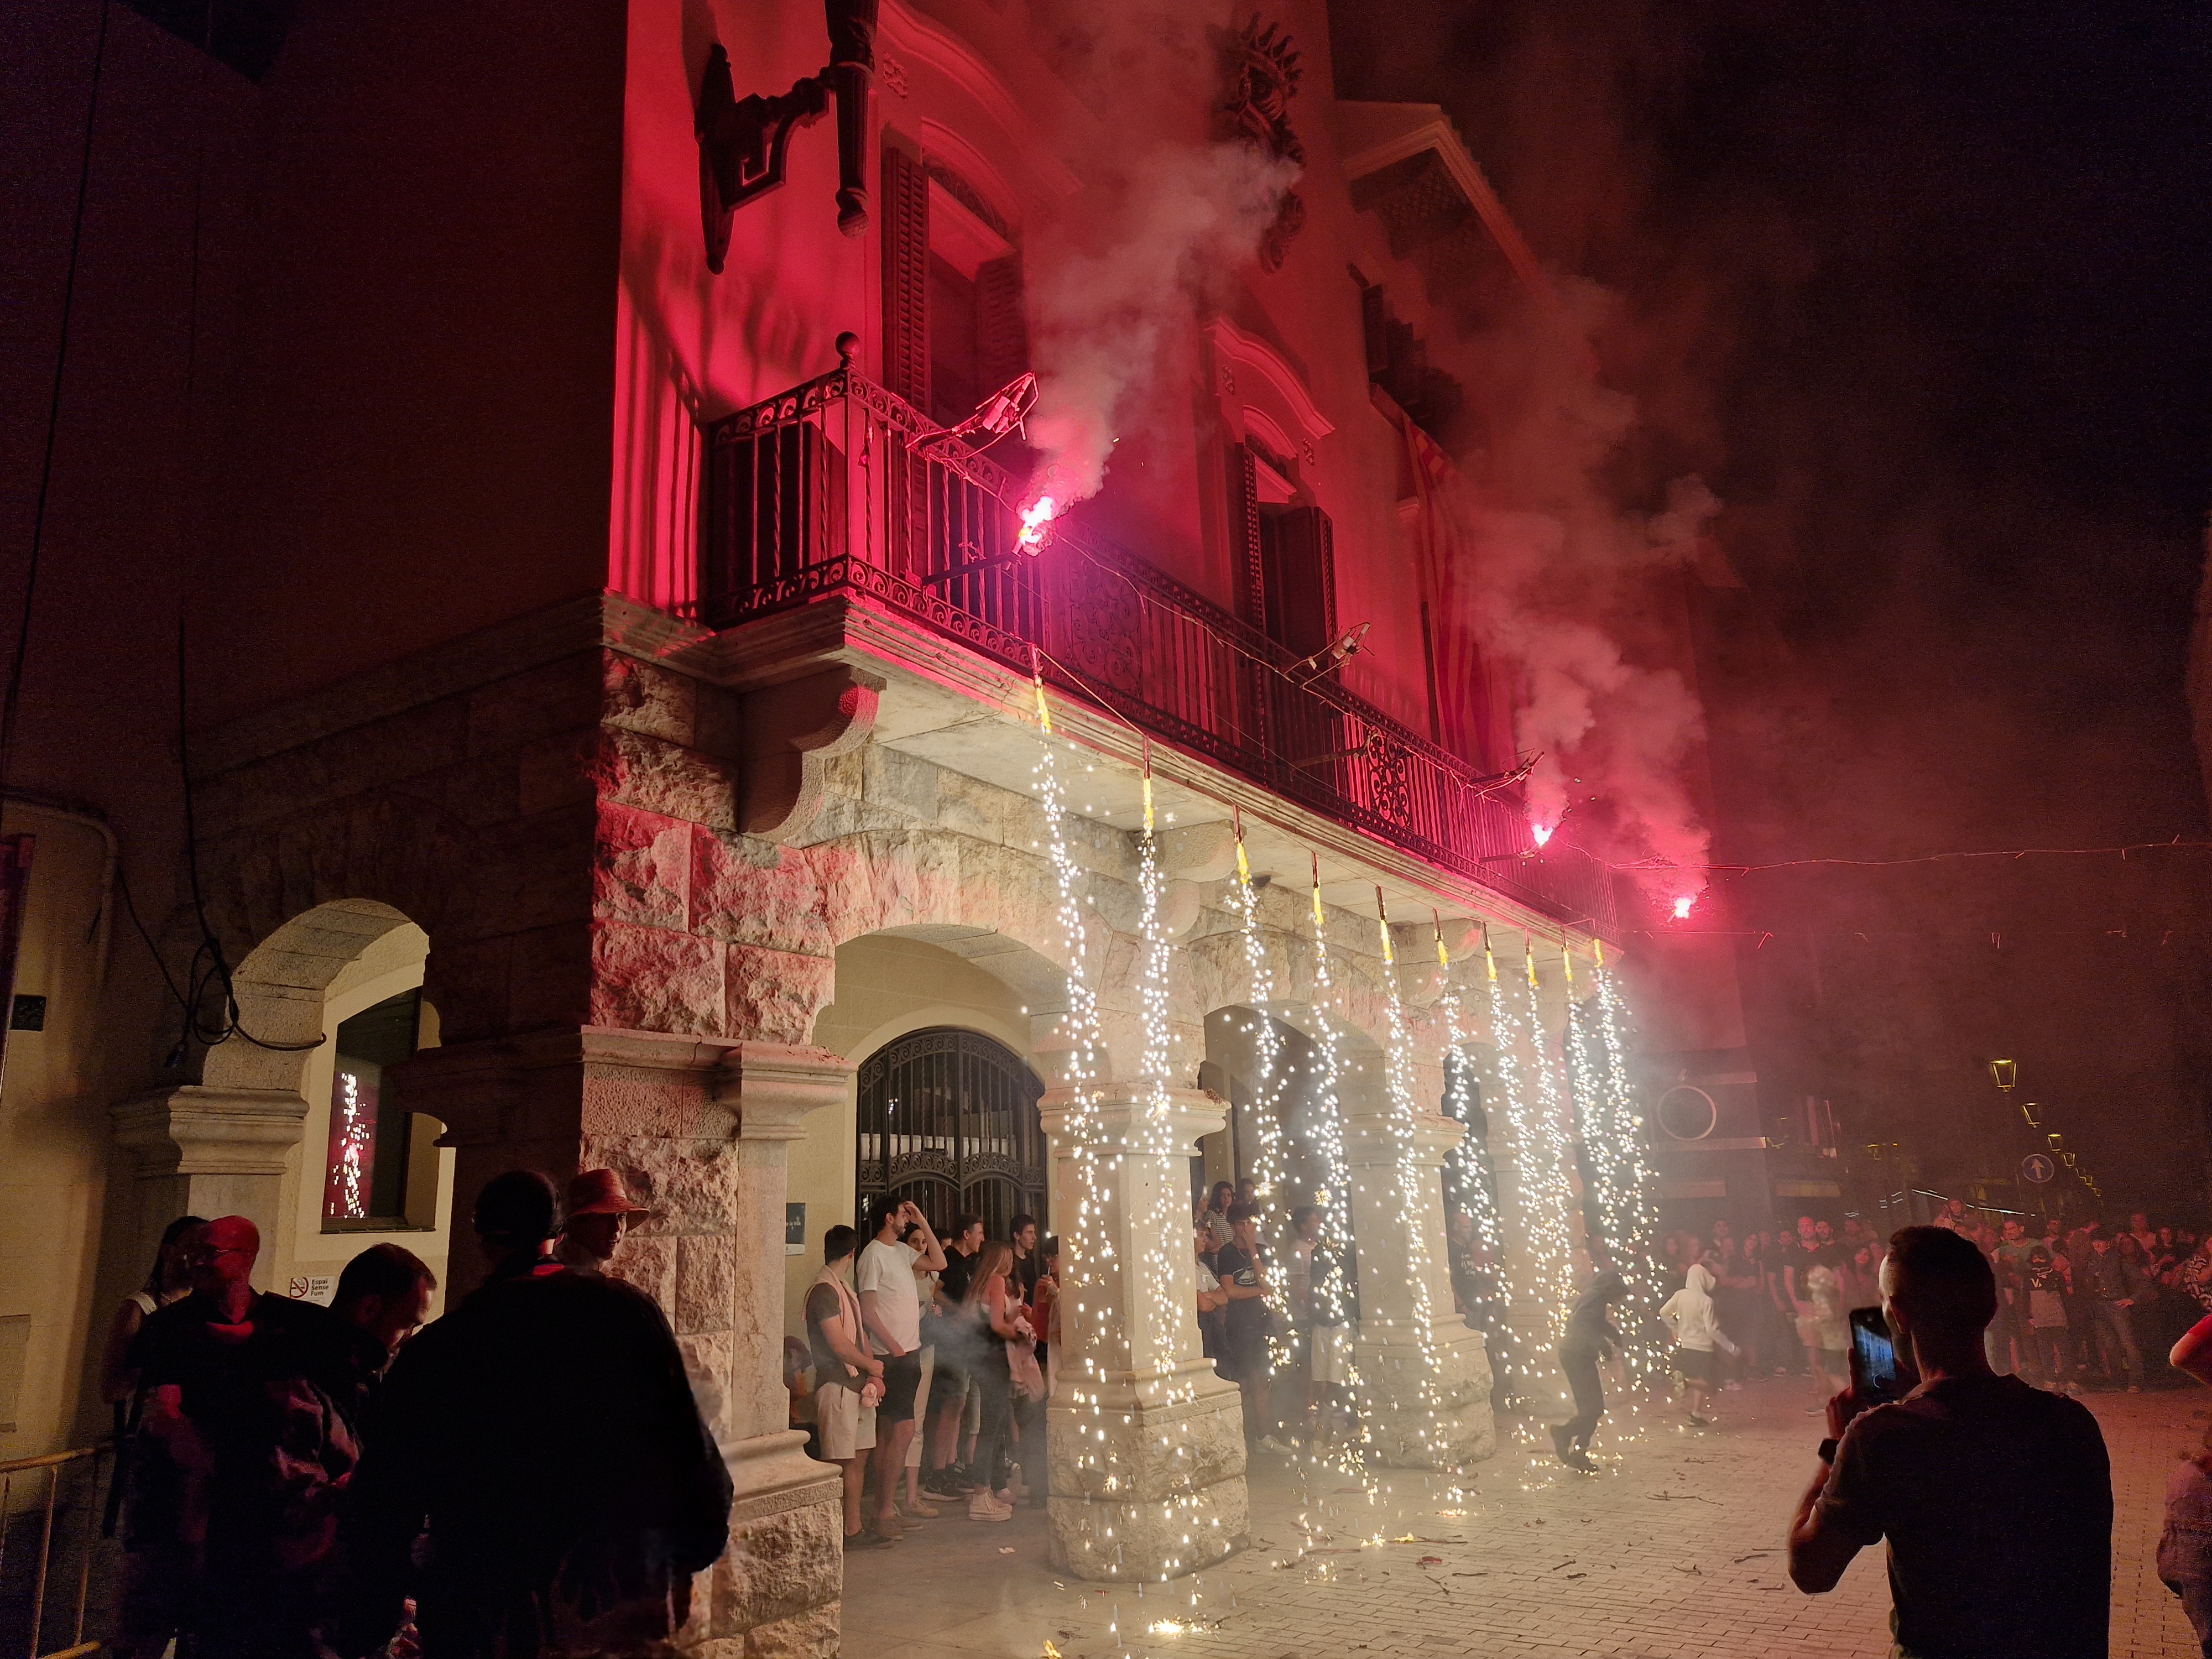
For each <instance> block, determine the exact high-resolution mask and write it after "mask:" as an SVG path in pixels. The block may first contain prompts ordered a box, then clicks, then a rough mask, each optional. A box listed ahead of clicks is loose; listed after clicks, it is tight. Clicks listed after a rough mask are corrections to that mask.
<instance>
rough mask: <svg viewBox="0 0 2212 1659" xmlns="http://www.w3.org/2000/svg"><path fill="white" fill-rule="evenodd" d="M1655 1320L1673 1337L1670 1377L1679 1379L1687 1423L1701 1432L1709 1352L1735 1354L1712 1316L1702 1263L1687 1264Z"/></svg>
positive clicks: (1708, 1391)
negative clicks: (1658, 1320) (1685, 1398)
mask: <svg viewBox="0 0 2212 1659" xmlns="http://www.w3.org/2000/svg"><path fill="white" fill-rule="evenodd" d="M1659 1317H1660V1319H1661V1320H1662V1321H1663V1322H1665V1324H1666V1327H1667V1328H1668V1330H1669V1331H1671V1332H1673V1333H1674V1359H1673V1361H1672V1362H1671V1363H1672V1364H1673V1366H1674V1375H1675V1376H1679V1377H1680V1378H1681V1379H1682V1390H1683V1393H1684V1395H1686V1397H1687V1401H1688V1404H1689V1408H1690V1421H1691V1422H1692V1423H1694V1424H1696V1425H1698V1426H1699V1428H1703V1427H1705V1425H1706V1424H1708V1423H1710V1422H1711V1421H1712V1419H1711V1417H1710V1416H1708V1415H1707V1413H1708V1412H1710V1411H1711V1407H1712V1399H1713V1365H1714V1360H1713V1350H1714V1349H1715V1348H1719V1349H1721V1350H1722V1351H1723V1352H1726V1353H1734V1352H1735V1343H1733V1342H1731V1341H1729V1340H1728V1338H1727V1336H1726V1335H1725V1334H1723V1332H1722V1330H1721V1328H1720V1322H1719V1321H1718V1320H1717V1319H1716V1318H1715V1317H1714V1314H1713V1272H1712V1269H1711V1268H1710V1267H1707V1266H1705V1263H1704V1262H1702V1261H1694V1262H1692V1263H1691V1264H1690V1270H1689V1272H1688V1273H1685V1274H1684V1275H1683V1276H1682V1288H1681V1289H1680V1290H1679V1291H1675V1292H1674V1295H1672V1296H1670V1297H1668V1298H1667V1300H1666V1301H1665V1302H1664V1303H1663V1304H1661V1306H1660V1309H1659Z"/></svg>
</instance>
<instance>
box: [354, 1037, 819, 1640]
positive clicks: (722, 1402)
mask: <svg viewBox="0 0 2212 1659" xmlns="http://www.w3.org/2000/svg"><path fill="white" fill-rule="evenodd" d="M386 1075H387V1078H388V1079H391V1080H392V1082H393V1083H394V1085H395V1086H396V1088H397V1090H398V1094H399V1097H400V1098H401V1099H402V1100H403V1101H404V1105H405V1108H406V1109H408V1110H410V1111H424V1112H428V1113H430V1114H432V1115H435V1116H436V1117H439V1118H441V1119H442V1120H443V1121H445V1122H446V1124H447V1133H446V1135H445V1136H444V1138H443V1139H442V1140H441V1145H446V1146H454V1147H456V1148H457V1149H458V1157H457V1160H456V1162H457V1170H456V1174H455V1191H454V1218H455V1221H454V1226H455V1231H456V1233H457V1234H461V1235H465V1232H466V1229H467V1226H468V1222H467V1216H468V1213H469V1209H470V1206H471V1202H472V1200H473V1199H474V1197H475V1195H476V1193H477V1190H478V1189H479V1188H481V1187H482V1186H483V1183H484V1182H486V1181H487V1180H489V1178H490V1177H491V1176H494V1175H496V1174H497V1173H499V1172H500V1171H501V1170H507V1169H513V1168H517V1167H522V1168H529V1169H537V1170H544V1172H545V1173H546V1174H547V1175H549V1176H552V1177H553V1178H554V1179H555V1180H556V1181H565V1180H566V1179H567V1178H568V1176H570V1175H572V1174H574V1172H575V1171H576V1170H579V1169H581V1168H592V1167H605V1168H609V1169H612V1170H617V1171H618V1172H620V1174H621V1175H622V1177H623V1183H624V1185H625V1186H627V1187H628V1188H629V1192H630V1195H631V1196H632V1197H633V1198H635V1199H636V1200H638V1201H639V1202H640V1203H641V1204H644V1205H646V1206H647V1211H648V1212H647V1214H645V1215H644V1216H641V1218H638V1220H637V1221H636V1222H635V1223H634V1224H633V1225H632V1227H631V1229H630V1231H629V1232H628V1233H627V1234H626V1235H625V1236H624V1237H623V1243H622V1245H621V1248H620V1249H618V1250H617V1252H616V1255H615V1258H614V1261H613V1262H612V1263H611V1265H610V1267H609V1269H608V1271H609V1272H610V1273H612V1274H613V1275H614V1276H616V1277H617V1278H620V1279H625V1280H627V1281H629V1283H631V1284H634V1285H637V1286H638V1288H640V1289H641V1290H643V1291H647V1292H648V1293H649V1294H650V1295H652V1296H653V1298H654V1300H656V1301H657V1302H659V1304H660V1306H661V1309H662V1310H663V1311H664V1312H665V1313H666V1314H667V1315H668V1317H669V1322H670V1323H671V1325H672V1326H673V1327H674V1328H675V1331H676V1340H677V1344H678V1346H679V1347H680V1348H681V1349H682V1350H683V1352H684V1364H685V1368H686V1369H687V1370H688V1371H689V1372H690V1377H691V1384H692V1389H693V1392H694V1393H695V1395H696V1396H697V1398H698V1401H699V1407H700V1411H701V1413H702V1415H703V1416H704V1417H705V1418H706V1419H707V1421H708V1425H709V1426H711V1427H712V1428H713V1429H714V1435H715V1438H716V1439H717V1441H718V1442H719V1443H720V1446H721V1448H722V1455H723V1457H724V1460H725V1461H726V1462H727V1463H728V1465H729V1468H730V1474H731V1478H732V1482H733V1483H734V1485H735V1486H736V1489H737V1490H736V1501H735V1504H734V1505H733V1507H732V1511H731V1528H730V1547H729V1548H728V1550H727V1551H726V1553H724V1555H723V1558H722V1559H721V1560H720V1561H719V1562H717V1563H716V1564H715V1565H714V1567H713V1568H712V1569H710V1570H709V1571H708V1572H707V1573H703V1574H702V1575H701V1577H700V1581H699V1584H698V1587H697V1589H696V1592H695V1594H694V1595H693V1598H692V1620H691V1623H690V1626H687V1627H686V1629H685V1630H684V1632H682V1633H681V1635H680V1638H679V1645H681V1646H684V1647H685V1648H694V1647H703V1648H705V1649H706V1650H708V1651H709V1652H711V1653H713V1654H714V1655H715V1656H716V1659H722V1656H725V1655H727V1656H736V1655H738V1654H740V1653H747V1654H749V1653H756V1652H757V1653H773V1654H775V1655H778V1656H821V1659H829V1656H831V1655H834V1654H835V1653H836V1651H837V1645H838V1598H839V1596H840V1595H842V1590H843V1584H844V1579H843V1560H842V1548H841V1542H840V1538H839V1534H840V1531H841V1525H840V1521H839V1515H838V1502H839V1488H838V1476H837V1473H836V1470H835V1469H834V1468H831V1467H830V1466H829V1465H827V1464H823V1463H817V1462H813V1461H812V1460H811V1459H810V1458H808V1457H807V1456H806V1455H805V1450H804V1447H805V1435H804V1434H802V1433H800V1432H798V1431H794V1430H792V1429H790V1428H787V1426H786V1423H787V1410H786V1407H785V1403H784V1402H785V1399H786V1396H785V1394H784V1391H783V1386H782V1352H783V1330H782V1326H783V1316H782V1301H783V1292H782V1270H783V1204H784V1191H785V1181H784V1167H785V1158H784V1149H785V1146H786V1144H787V1142H788V1141H789V1140H790V1139H792V1138H793V1137H794V1136H795V1135H796V1134H797V1133H799V1129H798V1122H799V1117H800V1116H801V1115H803V1114H804V1113H805V1112H806V1111H808V1110H811V1109H813V1108H815V1107H817V1106H820V1105H824V1104H828V1103H832V1102H834V1101H835V1100H836V1099H837V1098H838V1097H839V1096H840V1094H841V1093H842V1091H843V1089H844V1088H845V1087H846V1079H847V1077H848V1075H849V1072H848V1068H847V1067H845V1066H843V1065H842V1062H840V1061H838V1060H836V1058H835V1057H834V1056H832V1055H829V1054H822V1053H820V1052H818V1051H817V1050H813V1049H801V1048H782V1047H779V1046H776V1045H774V1044H761V1043H743V1042H731V1041H728V1040H726V1039H720V1038H714V1037H693V1036H671V1035H667V1034H664V1033H660V1032H653V1031H629V1030H613V1029H611V1028H607V1027H603V1026H585V1027H582V1028H577V1027H574V1026H571V1027H567V1028H556V1029H554V1030H545V1031H540V1032H533V1033H530V1034H527V1035H525V1036H518V1037H511V1038H502V1039H495V1040H492V1041H488V1042H474V1043H461V1044H454V1045H449V1046H447V1047H443V1048H431V1049H426V1050H424V1051H423V1052H422V1054H417V1055H416V1056H415V1057H414V1058H413V1059H412V1060H408V1061H407V1062H406V1063H405V1064H404V1066H395V1067H393V1068H392V1071H391V1072H390V1073H387V1074H386ZM453 1263H454V1267H455V1272H454V1273H453V1279H454V1288H455V1290H456V1291H463V1292H465V1290H466V1289H467V1288H469V1287H470V1286H471V1285H473V1284H475V1283H476V1282H478V1281H479V1280H480V1279H481V1278H482V1276H483V1265H484V1264H483V1262H482V1261H480V1260H479V1259H477V1257H476V1254H475V1252H474V1251H473V1250H472V1249H471V1248H470V1247H469V1245H467V1244H465V1243H462V1242H461V1241H460V1239H459V1238H457V1240H456V1243H455V1246H454V1251H453Z"/></svg>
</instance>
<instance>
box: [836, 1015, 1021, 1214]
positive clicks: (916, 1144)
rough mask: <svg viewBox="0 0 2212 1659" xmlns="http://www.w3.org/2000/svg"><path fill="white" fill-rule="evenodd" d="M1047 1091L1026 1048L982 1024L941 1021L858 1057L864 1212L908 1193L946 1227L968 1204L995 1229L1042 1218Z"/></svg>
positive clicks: (858, 1186)
mask: <svg viewBox="0 0 2212 1659" xmlns="http://www.w3.org/2000/svg"><path fill="white" fill-rule="evenodd" d="M1043 1092H1044V1085H1042V1084H1041V1083H1039V1082H1038V1081H1037V1079H1036V1075H1035V1074H1034V1073H1031V1072H1030V1068H1029V1067H1028V1066H1024V1064H1023V1063H1022V1060H1021V1057H1020V1056H1019V1055H1018V1054H1015V1053H1014V1052H1013V1051H1012V1049H1010V1048H1007V1047H1006V1045H1005V1044H1003V1043H1000V1042H994V1041H992V1039H991V1038H989V1037H987V1036H983V1035H982V1034H981V1032H977V1031H963V1030H957V1028H954V1027H951V1026H938V1027H934V1028H933V1029H931V1030H927V1031H916V1032H915V1033H914V1034H913V1035H912V1036H904V1037H901V1038H900V1039H899V1040H898V1041H897V1042H893V1043H890V1044H888V1045H886V1046H885V1047H884V1048H879V1049H878V1050H877V1051H876V1052H875V1053H874V1054H871V1055H869V1056H868V1058H867V1059H866V1060H863V1061H862V1062H861V1063H860V1111H859V1118H860V1125H859V1127H860V1136H859V1145H858V1146H857V1148H856V1149H855V1162H854V1194H855V1196H856V1197H857V1199H858V1200H859V1203H858V1205H857V1206H856V1209H857V1211H858V1212H861V1213H865V1212H866V1208H867V1206H868V1205H869V1203H870V1202H871V1201H872V1200H875V1199H878V1198H881V1197H884V1196H885V1195H886V1194H888V1195H890V1196H891V1197H894V1198H900V1199H910V1200H913V1201H914V1202H915V1204H917V1205H919V1206H921V1209H922V1212H923V1213H924V1214H926V1215H927V1216H928V1217H929V1219H930V1225H932V1226H933V1227H935V1228H936V1229H937V1230H938V1232H939V1235H940V1236H942V1235H943V1234H944V1232H945V1230H946V1229H947V1228H948V1227H949V1226H950V1225H951V1221H952V1218H953V1216H954V1214H955V1213H956V1212H960V1211H963V1210H964V1211H968V1212H971V1213H973V1214H975V1215H980V1216H981V1217H982V1218H983V1225H984V1227H985V1229H986V1231H987V1233H988V1235H989V1236H990V1237H993V1238H1004V1237H1007V1234H1008V1232H1009V1230H1010V1226H1011V1224H1012V1220H1013V1218H1014V1217H1015V1216H1017V1215H1020V1214H1024V1213H1026V1214H1029V1215H1033V1216H1035V1217H1036V1218H1038V1221H1039V1223H1040V1225H1042V1223H1043V1221H1044V1218H1045V1201H1046V1195H1047V1193H1048V1186H1049V1183H1048V1176H1047V1172H1046V1158H1045V1139H1044V1127H1043V1125H1042V1121H1040V1119H1039V1117H1038V1115H1037V1099H1038V1097H1040V1096H1041V1095H1042V1094H1043Z"/></svg>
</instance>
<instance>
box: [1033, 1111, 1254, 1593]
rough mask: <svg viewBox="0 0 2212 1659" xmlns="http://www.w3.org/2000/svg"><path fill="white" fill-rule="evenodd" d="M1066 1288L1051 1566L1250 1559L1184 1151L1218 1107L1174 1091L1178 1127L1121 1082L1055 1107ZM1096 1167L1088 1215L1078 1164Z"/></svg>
mask: <svg viewBox="0 0 2212 1659" xmlns="http://www.w3.org/2000/svg"><path fill="white" fill-rule="evenodd" d="M1043 1118H1044V1128H1045V1133H1046V1134H1047V1135H1048V1137H1049V1138H1050V1139H1051V1143H1052V1156H1053V1215H1054V1218H1055V1219H1056V1221H1057V1223H1058V1225H1059V1228H1060V1262H1061V1269H1062V1282H1063V1288H1062V1291H1061V1293H1060V1294H1061V1304H1060V1337H1061V1343H1060V1376H1059V1382H1058V1384H1057V1386H1056V1387H1055V1388H1054V1390H1053V1395H1052V1402H1051V1406H1050V1407H1049V1409H1048V1413H1047V1417H1048V1428H1047V1450H1048V1461H1049V1462H1050V1465H1051V1498H1050V1513H1051V1523H1052V1560H1053V1565H1054V1566H1055V1567H1058V1568H1059V1569H1060V1570H1061V1571H1066V1572H1068V1573H1071V1574H1073V1576H1074V1577H1079V1578H1091V1579H1146V1578H1150V1579H1161V1578H1171V1577H1176V1576H1177V1575H1179V1574H1182V1573H1186V1572H1190V1571H1194V1570H1195V1569H1197V1568H1200V1567H1203V1566H1205V1565H1208V1564H1209V1563H1211V1562H1213V1561H1218V1560H1219V1559H1221V1558H1222V1557H1223V1556H1225V1555H1227V1554H1229V1553H1231V1551H1232V1550H1235V1549H1237V1548H1239V1547H1242V1546H1243V1544H1244V1542H1245V1541H1246V1535H1247V1534H1248V1533H1249V1529H1250V1516H1249V1500H1248V1498H1247V1494H1246V1491H1245V1486H1244V1425H1243V1407H1242V1406H1241V1404H1240V1402H1239V1401H1238V1397H1237V1385H1236V1384H1235V1383H1226V1382H1224V1381H1223V1380H1222V1379H1221V1378H1219V1377H1218V1376H1215V1375H1214V1373H1213V1367H1212V1364H1211V1363H1210V1362H1209V1361H1207V1360H1206V1358H1205V1357H1204V1355H1203V1354H1202V1353H1201V1352H1200V1343H1199V1334H1198V1284H1197V1271H1196V1267H1195V1264H1194V1259H1193V1251H1192V1249H1191V1242H1190V1225H1189V1215H1190V1167H1189V1158H1190V1154H1191V1152H1192V1150H1193V1148H1194V1146H1195V1145H1196V1143H1197V1140H1198V1138H1199V1137H1200V1135H1204V1134H1211V1133H1215V1132H1216V1131H1218V1130H1219V1129H1220V1127H1222V1122H1223V1118H1224V1109H1223V1106H1222V1103H1221V1102H1220V1101H1219V1100H1218V1099H1217V1098H1215V1097H1212V1096H1211V1095H1207V1094H1204V1093H1201V1092H1200V1091H1196V1090H1191V1089H1178V1090H1175V1091H1172V1093H1171V1103H1170V1108H1169V1111H1168V1121H1167V1122H1166V1123H1165V1124H1164V1125H1158V1124H1155V1123H1154V1122H1153V1121H1152V1117H1151V1113H1150V1109H1149V1106H1148V1103H1146V1101H1145V1100H1144V1099H1142V1098H1139V1097H1138V1096H1137V1095H1136V1094H1134V1093H1133V1091H1130V1090H1129V1089H1128V1088H1127V1085H1107V1087H1106V1088H1105V1091H1104V1097H1103V1099H1099V1100H1097V1101H1094V1102H1089V1103H1079V1102H1078V1101H1077V1100H1076V1099H1075V1098H1074V1096H1073V1091H1070V1090H1068V1089H1066V1088H1060V1089H1055V1090H1054V1091H1051V1092H1050V1093H1049V1094H1048V1095H1047V1096H1046V1097H1045V1099H1044V1103H1043ZM1083 1149H1087V1150H1088V1151H1089V1152H1090V1153H1091V1157H1092V1158H1093V1160H1094V1167H1095V1169H1096V1170H1097V1188H1098V1189H1099V1190H1098V1192H1097V1195H1096V1198H1095V1200H1094V1204H1093V1213H1092V1216H1091V1218H1090V1219H1089V1220H1087V1221H1084V1220H1079V1214H1080V1212H1081V1211H1082V1207H1083V1204H1084V1199H1085V1191H1084V1180H1083V1176H1082V1172H1081V1169H1080V1164H1081V1159H1080V1158H1079V1151H1081V1150H1083Z"/></svg>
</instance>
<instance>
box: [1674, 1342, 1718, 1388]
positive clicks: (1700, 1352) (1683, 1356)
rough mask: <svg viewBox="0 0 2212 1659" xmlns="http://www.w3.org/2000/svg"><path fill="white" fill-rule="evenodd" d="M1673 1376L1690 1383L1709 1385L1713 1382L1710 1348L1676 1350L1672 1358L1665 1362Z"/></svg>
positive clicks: (1711, 1352)
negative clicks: (1671, 1369)
mask: <svg viewBox="0 0 2212 1659" xmlns="http://www.w3.org/2000/svg"><path fill="white" fill-rule="evenodd" d="M1667 1363H1668V1364H1669V1365H1671V1366H1672V1367H1673V1368H1674V1375H1675V1376H1679V1377H1681V1378H1683V1379H1685V1380H1686V1381H1687V1382H1691V1383H1711V1381H1712V1380H1713V1351H1712V1350H1711V1348H1676V1349H1675V1350H1674V1358H1671V1359H1670V1360H1668V1362H1667Z"/></svg>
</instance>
